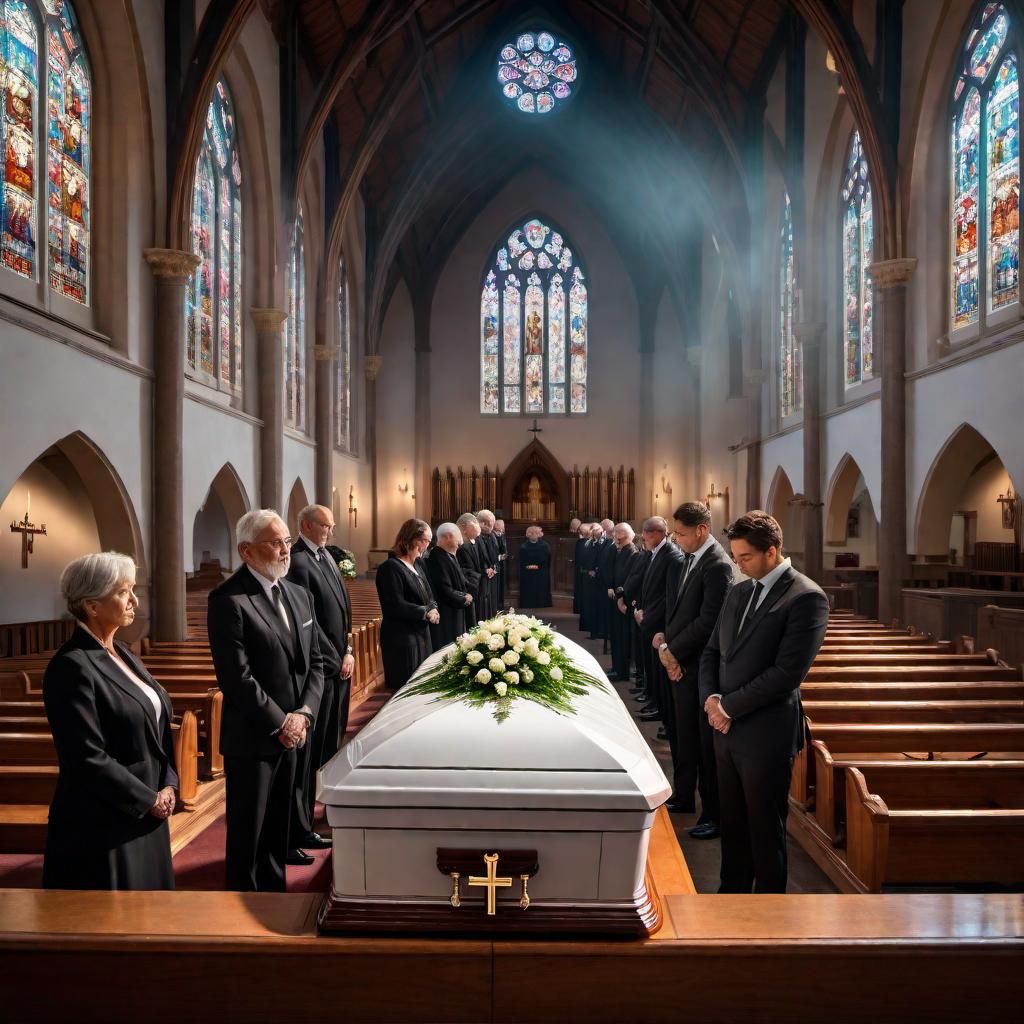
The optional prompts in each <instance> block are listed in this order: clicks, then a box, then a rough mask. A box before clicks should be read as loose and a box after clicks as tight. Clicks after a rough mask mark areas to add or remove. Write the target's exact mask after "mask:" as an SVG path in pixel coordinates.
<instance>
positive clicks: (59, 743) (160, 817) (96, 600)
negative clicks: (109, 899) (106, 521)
mask: <svg viewBox="0 0 1024 1024" xmlns="http://www.w3.org/2000/svg"><path fill="white" fill-rule="evenodd" d="M134 586H135V563H134V562H133V561H132V560H131V559H130V558H129V557H128V556H127V555H119V554H116V553H114V552H106V553H102V554H96V555H86V556H85V557H84V558H78V559H75V561H73V562H72V563H71V564H70V565H68V567H67V568H66V569H65V570H64V572H63V574H62V575H61V580H60V588H61V592H62V593H63V596H64V599H65V601H66V602H67V606H68V610H69V611H70V612H71V614H72V615H73V616H74V617H75V618H76V619H77V620H78V625H77V628H76V629H75V631H74V633H73V634H72V635H71V639H70V640H68V642H67V643H66V644H64V646H63V647H61V649H60V650H59V651H57V653H56V654H55V655H54V656H53V659H52V660H51V661H50V664H49V665H48V666H47V668H46V674H45V675H44V676H43V700H44V701H45V703H46V717H47V718H48V719H49V721H50V729H51V731H52V732H53V742H54V746H55V747H56V749H57V761H58V763H59V765H60V772H59V775H58V778H57V788H56V790H55V791H54V794H53V800H52V802H51V803H50V823H49V828H48V830H47V834H46V854H45V857H44V860H43V885H44V886H45V887H46V888H48V889H173V888H174V873H173V871H172V869H171V840H170V830H169V828H168V824H167V819H168V818H169V817H170V816H171V814H172V813H173V811H174V805H175V801H176V793H177V788H178V776H177V772H176V770H175V763H174V742H173V739H172V737H171V702H170V700H169V699H168V697H167V694H166V693H165V692H164V690H163V688H162V687H161V686H160V684H159V683H158V682H157V681H156V680H155V679H154V678H153V677H152V676H151V675H150V674H149V673H148V672H147V671H146V669H145V668H144V667H143V665H142V662H141V661H139V659H138V658H136V657H135V656H134V655H133V654H132V652H131V651H130V650H128V648H127V647H125V646H124V644H121V643H118V642H117V641H116V640H114V634H115V633H116V632H117V631H118V629H120V628H121V627H122V626H128V625H130V624H131V623H132V621H133V620H134V619H135V609H136V608H137V607H138V604H139V601H138V598H137V597H136V596H135V592H134Z"/></svg>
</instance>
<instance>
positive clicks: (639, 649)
mask: <svg viewBox="0 0 1024 1024" xmlns="http://www.w3.org/2000/svg"><path fill="white" fill-rule="evenodd" d="M629 650H630V658H631V659H632V662H633V665H634V666H635V667H636V679H637V683H638V684H639V685H640V688H641V689H642V690H643V691H644V696H647V674H646V672H645V669H646V667H647V662H646V660H645V659H644V644H643V638H642V637H641V636H640V627H639V626H638V625H637V624H636V619H634V618H633V612H632V611H630V612H629Z"/></svg>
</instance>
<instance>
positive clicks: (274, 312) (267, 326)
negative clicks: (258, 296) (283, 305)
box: [249, 306, 288, 331]
mask: <svg viewBox="0 0 1024 1024" xmlns="http://www.w3.org/2000/svg"><path fill="white" fill-rule="evenodd" d="M249 315H250V316H251V317H252V322H253V323H254V324H255V325H256V330H257V331H276V330H277V329H278V328H279V327H280V326H281V324H283V323H284V322H285V320H287V319H288V314H287V313H286V312H285V311H284V310H283V309H268V308H265V307H262V306H252V307H250V309H249Z"/></svg>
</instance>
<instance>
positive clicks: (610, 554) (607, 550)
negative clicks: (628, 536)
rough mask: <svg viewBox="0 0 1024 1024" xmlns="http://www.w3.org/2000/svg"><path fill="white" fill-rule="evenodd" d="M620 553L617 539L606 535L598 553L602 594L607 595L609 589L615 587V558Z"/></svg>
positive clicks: (598, 580)
mask: <svg viewBox="0 0 1024 1024" xmlns="http://www.w3.org/2000/svg"><path fill="white" fill-rule="evenodd" d="M618 553H619V549H618V548H617V547H616V546H615V541H614V540H609V539H608V538H607V537H605V539H604V542H603V543H602V544H601V548H600V550H599V551H598V555H597V585H598V587H599V588H600V590H601V594H602V596H605V597H607V595H608V591H609V590H610V589H613V587H614V577H615V560H616V557H617V556H618Z"/></svg>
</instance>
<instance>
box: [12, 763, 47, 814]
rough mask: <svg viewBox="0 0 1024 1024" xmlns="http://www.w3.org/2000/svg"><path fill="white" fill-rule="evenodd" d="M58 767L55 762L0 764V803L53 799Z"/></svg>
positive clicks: (42, 801)
mask: <svg viewBox="0 0 1024 1024" xmlns="http://www.w3.org/2000/svg"><path fill="white" fill-rule="evenodd" d="M57 774H58V768H57V766H56V765H55V764H44V765H35V766H33V767H28V766H22V765H7V764H5V765H0V805H2V804H45V805H46V806H49V804H50V800H52V799H53V790H54V787H55V786H56V785H57Z"/></svg>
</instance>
